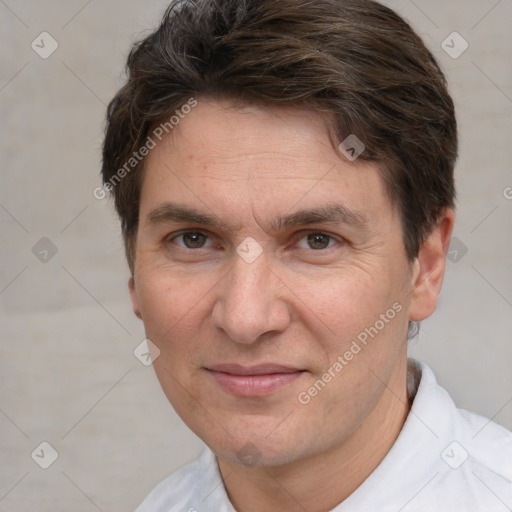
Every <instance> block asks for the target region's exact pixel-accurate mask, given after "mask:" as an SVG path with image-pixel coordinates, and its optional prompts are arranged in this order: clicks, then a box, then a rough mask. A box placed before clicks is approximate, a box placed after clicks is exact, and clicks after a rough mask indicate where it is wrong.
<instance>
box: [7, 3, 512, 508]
mask: <svg viewBox="0 0 512 512" xmlns="http://www.w3.org/2000/svg"><path fill="white" fill-rule="evenodd" d="M166 4H167V2H165V1H161V0H158V1H156V0H154V1H149V2H142V1H140V2H135V1H121V0H107V1H99V0H89V1H86V0H71V1H64V0H49V1H42V2H36V1H35V0H31V1H29V0H27V1H23V0H20V1H14V0H5V1H3V0H2V1H0V20H1V33H2V41H3V43H2V45H1V46H0V52H1V56H2V65H1V67H0V108H1V121H2V136H1V138H0V144H1V159H0V164H1V189H0V225H1V232H0V243H1V265H0V307H1V325H2V330H1V332H2V340H1V354H0V365H1V368H0V372H1V373H0V375H1V388H0V389H1V391H0V429H1V436H0V443H1V448H0V450H1V455H0V458H1V460H2V464H1V470H0V471H1V472H0V511H5V512H7V511H9V512H13V511H15V512H23V511H27V512H28V511H35V510H37V511H39V512H45V511H52V512H59V511H69V510H73V511H74V512H82V511H83V512H91V511H97V510H102V511H105V512H106V511H109V512H112V511H127V510H133V509H134V508H135V507H136V505H137V504H138V503H139V502H140V501H141V500H142V499H143V497H144V496H145V495H146V493H147V492H148V491H149V490H150V489H151V488H152V487H153V486H154V485H155V484H156V483H157V482H158V481H160V480H161V479H162V478H164V477H165V476H166V475H168V474H169V473H170V472H172V471H173V470H174V469H176V468H177V467H179V466H181V465H183V464H184V463H186V462H188V461H190V460H192V459H193V458H195V456H196V455H197V454H198V453H199V451H200V449H201V446H202V445H201V441H200V440H199V439H197V438H196V437H195V436H194V435H193V434H192V433H191V432H190V431H189V430H188V428H187V427H186V426H185V425H184V424H183V423H182V422H181V420H180V419H179V418H178V417H177V415H176V414H175V413H174V411H173V410H172V408H171V406H170V405H169V403H168V402H167V400H166V399H165V397H164V395H163V393H162V391H161V389H160V386H159V384H158V382H157V380H156V377H155V375H154V372H153V369H152V367H151V366H149V367H146V366H144V365H143V364H142V363H141V362H140V361H139V360H138V359H136V358H135V356H134V354H133V350H134V349H135V347H137V345H138V344H139V343H140V342H141V341H142V340H143V339H144V331H143V326H142V324H141V323H140V322H139V321H138V320H137V319H136V318H135V317H134V316H133V314H132V311H131V304H130V302H129V296H128V290H127V280H128V277H129V273H128V268H127V266H126V264H125V261H124V254H123V249H122V244H121V237H120V230H119V227H118V222H117V219H116V218H115V216H114V214H113V207H112V203H111V202H110V201H109V200H106V199H105V200H98V199H96V198H95V197H94V196H93V190H94V189H95V188H96V187H98V186H99V185H100V179H99V169H100V149H101V143H102V133H103V129H104V116H105V107H106V104H107V103H108V101H109V100H110V99H111V98H112V96H113V94H114V93H115V91H116V90H117V89H118V88H119V87H120V85H121V84H122V83H123V67H124V62H125V59H126V56H127V53H128V50H129V46H130V44H131V43H132V42H133V41H135V40H136V39H139V38H141V37H142V36H144V35H145V34H147V33H148V30H151V29H153V28H154V27H155V26H156V25H157V24H158V22H159V20H160V16H161V14H162V13H163V10H164V8H165V6H166ZM386 4H387V5H389V6H390V7H392V8H394V9H396V10H397V11H398V12H399V13H401V14H402V15H403V16H404V17H405V18H406V19H407V20H409V22H410V23H411V24H412V25H413V27H414V28H415V29H416V30H417V31H418V32H419V33H420V35H421V36H422V37H423V38H424V40H425V42H426V43H427V45H428V46H429V48H431V50H432V51H433V53H434V54H435V55H436V56H437V58H438V60H439V62H440V64H441V66H442V68H443V70H444V71H445V73H446V75H447V78H448V81H449V85H450V90H451V93H452V95H453V97H454V100H455V103H456V108H457V114H458V121H459V127H460V142H461V145H460V159H459V162H458V165H457V168H456V181H457V191H458V200H457V221H456V226H455V230H454V239H453V242H452V246H451V248H450V261H448V263H447V272H446V277H445V283H444V288H443V292H442V295H441V298H440V301H439V304H438V308H437V311H436V313H435V314H434V315H433V316H432V317H431V318H430V319H429V320H428V321H425V322H424V323H423V325H422V329H421V334H420V336H419V338H418V339H416V340H414V341H413V342H412V346H411V355H412V356H414V357H417V358H420V359H422V360H424V361H426V362H427V363H429V364H430V365H431V366H432V368H433V369H434V371H435V373H436V375H437V377H438V379H439V381H440V383H441V384H442V385H443V386H445V387H446V388H447V389H448V390H449V392H450V393H451V394H452V396H453V397H454V399H455V401H456V402H457V404H458V405H459V406H460V407H462V408H466V409H470V410H473V411H476V412H478V413H480V414H483V415H485V416H487V417H489V418H494V420H495V421H497V422H498V423H501V424H503V425H505V426H507V427H508V428H512V372H511V371H510V368H511V362H512V343H511V338H512V336H511V333H512V268H511V264H510V263H511V260H512V236H511V235H512V222H511V220H512V140H511V133H512V69H511V62H512V32H511V31H510V23H511V21H512V0H500V1H497V0H471V1H468V0H452V1H449V2H447V1H445V0H428V1H427V0H415V1H412V0H393V1H387V2H386ZM454 31H456V32H458V34H460V36H459V35H451V34H452V33H453V32H454ZM42 32H47V33H48V34H49V35H42V36H41V35H40V34H41V33H42ZM448 36H450V37H448ZM447 38H448V39H447ZM461 38H463V39H461ZM443 41H446V42H445V43H444V44H443ZM464 41H466V42H467V44H468V45H469V46H468V48H467V49H466V50H465V51H464V52H463V53H462V54H461V55H457V54H458V53H460V51H461V50H462V49H463V48H464V46H465V43H464ZM55 45H58V47H57V48H56V49H55V51H54V52H53V53H52V54H51V55H49V56H48V54H49V53H50V52H51V51H52V50H53V49H54V47H55ZM43 56H45V57H47V58H42V57H43ZM454 57H457V58H454ZM42 442H47V443H49V444H50V445H51V447H53V449H54V450H55V451H56V453H53V452H52V449H51V448H50V447H48V446H47V445H42V446H41V445H40V443H42ZM31 454H33V456H32V457H31ZM57 454H58V458H57V459H56V460H55V462H54V463H53V464H51V465H50V466H49V467H48V469H43V468H42V467H40V465H46V464H48V463H50V462H52V459H53V458H55V456H56V455H57Z"/></svg>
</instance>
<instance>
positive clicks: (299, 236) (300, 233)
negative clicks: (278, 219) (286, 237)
mask: <svg viewBox="0 0 512 512" xmlns="http://www.w3.org/2000/svg"><path fill="white" fill-rule="evenodd" d="M309 235H325V236H328V237H329V238H331V239H332V240H334V241H335V242H337V243H339V244H344V243H346V240H345V239H344V238H343V237H341V236H340V235H334V234H333V233H330V232H329V231H325V230H323V229H304V230H301V231H298V232H297V233H296V234H295V235H294V239H295V242H294V245H296V244H297V243H298V242H299V241H300V240H303V239H304V238H306V237H307V236H309ZM328 248H329V247H328ZM326 249H327V248H326ZM324 250H325V249H324Z"/></svg>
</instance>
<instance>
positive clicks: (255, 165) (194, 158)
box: [141, 99, 392, 216]
mask: <svg viewBox="0 0 512 512" xmlns="http://www.w3.org/2000/svg"><path fill="white" fill-rule="evenodd" d="M328 121H329V120H328V118H326V117H325V116H323V115H321V114H319V113H317V112H315V111H312V110H308V109H299V108H296V107H277V108H273V109H270V108H259V107H255V106H247V105H245V106H241V105H235V104H233V103H230V102H229V101H227V100H222V101H218V100H211V99H199V100H198V104H197V106H196V107H195V108H194V109H193V110H192V111H191V112H190V113H189V114H187V115H185V116H183V118H182V119H181V120H180V122H179V124H178V125H176V126H175V127H174V129H173V130H172V131H171V133H170V135H169V136H167V137H165V138H164V139H162V141H160V142H158V143H157V144H156V146H155V147H154V148H153V149H152V150H151V151H150V154H149V155H148V157H147V160H146V165H145V170H144V173H145V174H144V180H143V187H142V194H141V216H143V214H144V211H143V210H146V213H147V211H148V208H149V207H150V206H152V207H153V208H154V206H155V205H156V204H158V203H159V202H160V203H163V202H165V201H169V200H171V201H174V202H176V200H177V199H179V200H184V201H185V202H186V203H188V204H193V205H194V206H198V204H201V203H202V206H205V207H207V209H210V210H216V209H218V208H221V207H222V206H225V207H226V208H228V209H229V207H231V210H232V213H233V215H235V216H236V215H241V212H242V209H243V208H244V206H245V205H247V203H248V202H251V203H252V204H253V206H254V205H256V204H257V205H258V206H259V209H260V210H263V211H275V210H276V209H277V210H279V209H281V210H283V209H284V210H286V211H290V210H291V209H292V208H293V206H294V205H297V206H299V203H300V206H302V207H304V208H311V207H317V206H318V203H319V202H323V203H326V202H327V203H329V204H335V203H337V202H340V201H341V202H342V203H344V204H346V205H347V206H352V207H353V208H355V209H357V210H359V211H363V212H364V211H365V210H378V209H379V208H380V209H381V210H382V209H387V210H389V212H391V210H392V208H391V204H390V202H389V201H388V198H387V195H386V194H385V190H384V184H383V182H382V180H381V177H380V175H379V172H378V168H377V166H376V164H374V163H368V162H365V161H362V160H356V161H355V162H349V161H347V160H344V159H343V158H342V157H341V156H340V154H339V153H338V151H337V149H336V146H335V145H333V143H332V142H331V138H330V132H329V122H328ZM376 213H377V212H376ZM377 215H382V212H380V214H379V213H377Z"/></svg>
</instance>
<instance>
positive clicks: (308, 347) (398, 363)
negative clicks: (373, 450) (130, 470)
mask: <svg viewBox="0 0 512 512" xmlns="http://www.w3.org/2000/svg"><path fill="white" fill-rule="evenodd" d="M174 131H175V132H174V133H173V136H172V138H170V137H168V138H167V139H164V140H163V141H162V142H160V143H158V144H157V146H156V147H155V148H154V149H152V151H151V152H150V154H149V156H148V158H147V161H146V167H145V170H144V182H143V187H142V192H141V203H140V222H139V229H138V234H137V244H136V264H135V273H134V282H132V283H131V293H132V299H133V303H134V309H135V311H136V312H137V314H138V315H139V316H140V317H141V318H142V319H143V321H144V325H145V329H146V336H147V338H149V339H150V340H151V341H152V342H153V343H155V345H157V346H158V348H159V349H160V351H161V353H160V356H159V357H158V358H157V359H156V361H155V362H154V367H155V371H156V373H157V376H158V378H159V381H160V383H161V385H162V388H163V390H164V392H165V394H166V396H167V397H168V399H169V400H170V402H171V403H172V405H173V406H174V408H175V409H176V411H177V412H178V414H179V415H180V416H181V417H182V418H183V420H184V421H185V422H186V423H187V425H188V426H189V427H190V428H191V429H192V430H193V431H194V432H195V433H196V434H197V435H198V436H199V437H201V438H202V439H203V440H204V441H205V442H206V443H207V444H208V445H209V446H210V447H211V448H212V449H213V451H214V452H215V453H217V454H218V455H220V456H222V457H225V458H228V459H232V460H236V459H237V458H238V459H240V460H244V459H245V458H246V456H252V458H253V461H256V462H257V463H258V464H263V465H269V466H271V465H278V464H283V463H286V462H290V461H294V460H298V459H301V458H304V457H307V456H309V455H314V454H319V453H322V452H324V451H326V450H330V449H332V448H333V447H335V446H336V445H339V444H340V443H343V442H344V441H345V440H346V439H347V438H349V437H350V436H351V435H352V434H354V433H355V432H356V431H357V430H358V429H360V428H361V426H362V425H364V424H365V422H368V421H370V420H371V418H372V415H373V414H374V411H375V410H376V409H377V408H378V407H379V404H382V403H383V400H389V397H390V396H392V394H393V393H395V394H396V393H399V391H397V390H398V389H399V387H397V386H398V384H397V383H400V385H401V386H403V387H405V360H406V340H407V326H408V320H409V317H410V311H411V290H412V283H413V280H414V276H413V274H414V272H412V267H411V265H410V264H408V262H407V260H406V256H405V252H404V247H403V242H402V230H401V225H400V219H399V215H398V213H397V212H396V211H395V209H394V208H393V206H392V204H391V202H390V200H389V198H388V196H387V195H386V192H385V189H384V185H383V182H382V180H381V178H380V176H379V174H378V173H377V170H376V168H375V165H374V164H369V163H367V162H363V161H362V160H356V161H355V162H353V163H351V162H349V161H346V160H343V159H342V158H340V156H339V154H337V153H336V151H335V150H334V149H333V148H332V147H331V145H330V143H329V138H328V134H327V129H326V127H325V124H324V123H323V122H322V119H321V118H320V117H319V115H317V114H314V113H312V112H311V111H306V110H298V109H292V108H286V109H285V108H282V109H278V110H273V111H272V112H270V111H264V110H259V109H256V108H244V109H240V108H234V107H233V106H232V105H230V104H229V103H226V102H217V101H206V100H203V99H199V103H198V106H197V107H195V108H194V109H193V110H192V112H191V113H190V114H188V115H187V116H186V117H185V118H184V119H182V120H181V121H180V123H179V126H177V127H175V128H174ZM360 138H361V139H362V138H363V137H360ZM362 333H365V334H366V339H365V335H364V334H362ZM362 340H365V343H363V341H362ZM354 341H355V342H356V345H354ZM357 347H359V349H358V348H357ZM347 352H350V353H352V357H351V356H350V354H347ZM336 362H338V364H336ZM326 372H327V374H329V375H330V378H329V377H326ZM319 380H320V381H321V382H320V383H319V382H318V381H319ZM315 383H316V385H315ZM390 389H393V390H394V391H393V393H391V392H390ZM400 389H401V388H400ZM315 390H316V391H315Z"/></svg>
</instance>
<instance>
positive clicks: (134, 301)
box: [128, 276, 142, 320]
mask: <svg viewBox="0 0 512 512" xmlns="http://www.w3.org/2000/svg"><path fill="white" fill-rule="evenodd" d="M128 289H129V290H130V297H131V299H132V307H133V312H134V313H135V316H136V317H137V318H140V319H141V320H142V313H141V312H140V306H139V296H138V295H137V288H136V286H135V278H134V277H133V276H131V277H130V279H129V281H128Z"/></svg>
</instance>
